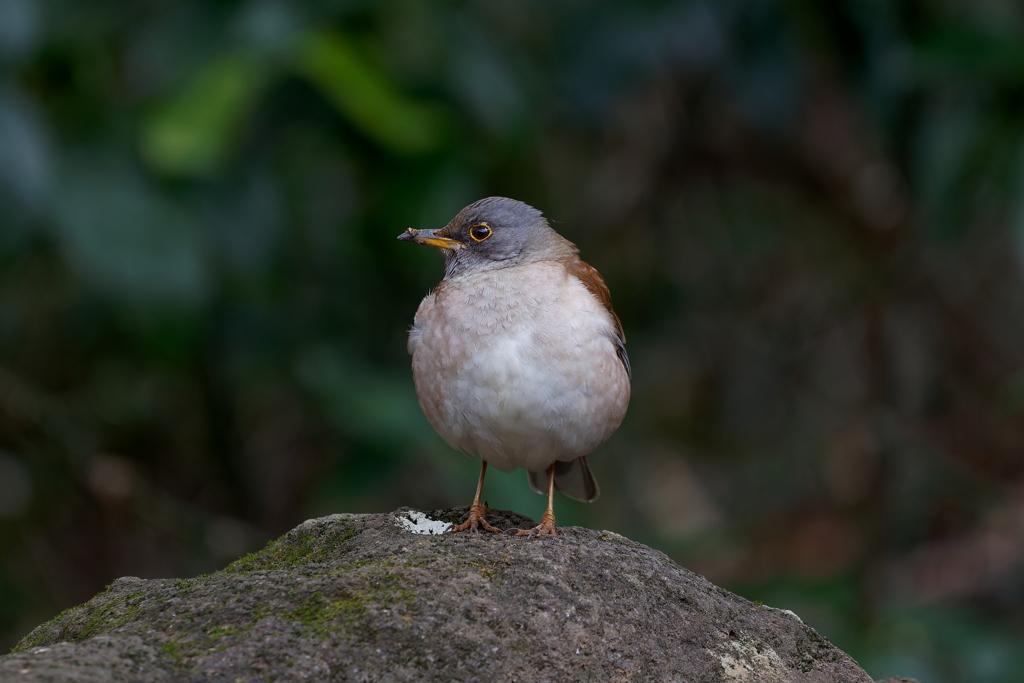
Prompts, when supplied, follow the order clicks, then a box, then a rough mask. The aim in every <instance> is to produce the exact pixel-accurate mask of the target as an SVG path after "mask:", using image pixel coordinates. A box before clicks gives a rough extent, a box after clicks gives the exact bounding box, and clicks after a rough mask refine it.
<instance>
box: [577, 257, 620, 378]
mask: <svg viewBox="0 0 1024 683" xmlns="http://www.w3.org/2000/svg"><path fill="white" fill-rule="evenodd" d="M565 267H566V270H568V271H569V274H570V275H573V276H574V277H576V278H578V279H579V281H580V282H582V283H583V284H584V286H586V288H587V289H588V290H589V291H590V293H591V294H593V295H594V296H595V297H596V298H597V300H598V301H600V302H601V305H602V306H604V307H605V309H606V310H607V311H608V313H610V314H611V316H612V320H613V321H614V322H615V331H616V332H617V333H618V339H617V340H616V341H617V342H618V344H617V345H616V352H617V353H618V356H619V360H621V361H622V364H623V365H624V366H625V367H626V374H628V375H629V376H630V378H632V376H633V373H632V371H631V370H630V368H629V356H627V355H626V333H625V332H624V331H623V329H622V321H621V320H619V316H618V315H616V314H615V309H614V308H612V293H611V292H610V291H609V290H608V285H606V284H605V283H604V278H603V277H601V273H599V272H597V268H595V267H594V266H592V265H590V264H589V263H586V262H584V261H581V260H580V259H578V258H577V259H572V260H571V261H567V262H566V264H565Z"/></svg>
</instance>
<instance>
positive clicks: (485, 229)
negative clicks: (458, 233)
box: [469, 223, 493, 242]
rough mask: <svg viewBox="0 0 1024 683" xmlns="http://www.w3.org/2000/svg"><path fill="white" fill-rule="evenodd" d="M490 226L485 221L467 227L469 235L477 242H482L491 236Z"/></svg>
mask: <svg viewBox="0 0 1024 683" xmlns="http://www.w3.org/2000/svg"><path fill="white" fill-rule="evenodd" d="M491 232H493V231H492V230H491V226H489V225H487V224H486V223H477V224H476V225H474V226H473V227H472V228H470V229H469V236H470V237H472V238H473V239H474V240H476V241H477V242H483V241H484V240H485V239H487V238H488V237H490V236H491Z"/></svg>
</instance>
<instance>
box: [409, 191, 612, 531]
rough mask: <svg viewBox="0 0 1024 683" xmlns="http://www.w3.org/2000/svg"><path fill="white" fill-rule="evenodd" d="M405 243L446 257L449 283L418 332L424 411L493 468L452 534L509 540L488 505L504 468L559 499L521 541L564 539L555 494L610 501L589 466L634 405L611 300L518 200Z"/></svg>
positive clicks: (414, 334)
mask: <svg viewBox="0 0 1024 683" xmlns="http://www.w3.org/2000/svg"><path fill="white" fill-rule="evenodd" d="M398 239H399V240H403V241H406V242H412V243H414V244H420V245H425V246H430V247H436V248H437V249H438V250H439V251H440V252H441V253H442V254H443V255H444V265H445V269H444V277H443V279H442V280H441V282H440V283H439V284H438V285H437V286H436V287H435V288H434V289H433V291H431V292H430V293H428V294H427V296H426V297H425V298H424V299H423V301H422V302H421V303H420V305H419V308H418V309H417V311H416V315H415V317H414V319H413V324H412V328H411V329H410V331H409V341H408V350H409V353H410V354H411V355H412V371H413V381H414V384H415V388H416V397H417V399H418V400H419V404H420V407H421V408H422V409H423V413H424V415H425V416H426V418H427V420H428V421H429V422H430V424H431V426H433V428H434V429H435V431H437V433H438V434H439V435H440V436H441V437H442V438H443V439H444V440H445V442H447V443H448V445H449V446H451V447H452V448H454V449H456V450H460V451H463V452H465V453H467V454H468V455H470V456H476V457H479V458H480V461H481V464H480V476H479V479H478V480H477V487H476V495H475V496H474V498H473V503H472V505H471V506H470V509H469V517H468V519H466V521H465V522H463V523H462V524H458V525H455V524H453V525H452V526H450V527H449V529H448V530H449V531H451V532H459V531H467V530H468V531H470V532H472V533H479V530H480V529H483V530H485V531H489V532H493V533H502V532H501V530H500V529H497V528H496V527H494V526H493V525H491V524H490V523H489V522H488V521H487V520H486V514H487V507H486V504H481V502H480V497H481V493H482V491H483V485H484V476H485V474H486V473H487V466H488V465H493V466H494V467H496V468H498V469H500V470H502V471H504V472H512V471H513V470H515V469H516V468H518V467H522V468H525V469H526V471H527V473H528V482H529V485H530V487H531V488H532V489H533V490H534V491H536V492H537V493H540V494H546V495H547V508H546V509H545V511H544V514H543V515H542V516H541V521H540V523H539V524H538V525H537V526H535V527H533V528H532V529H528V530H527V529H516V530H515V533H516V535H520V536H544V535H557V534H558V533H559V532H558V531H557V530H556V527H555V514H554V494H555V491H561V492H562V493H563V494H564V495H567V496H569V497H570V498H575V499H576V500H581V501H585V502H592V501H594V500H596V499H597V497H598V496H599V495H600V488H599V487H598V484H597V480H596V479H595V478H594V475H593V473H592V472H591V470H590V466H589V465H588V464H587V455H589V454H590V453H592V452H593V451H595V450H596V449H597V448H598V447H599V446H601V445H602V444H603V443H604V442H605V441H607V440H608V438H609V437H611V435H612V434H613V433H614V432H615V430H616V429H618V427H619V425H620V424H621V422H622V420H623V418H624V417H625V414H626V408H627V406H628V405H629V397H630V380H631V377H632V373H631V371H630V367H629V357H628V356H627V355H626V335H625V333H624V332H623V329H622V323H621V322H620V320H619V317H618V315H616V313H615V310H614V309H613V308H612V301H611V293H610V292H609V290H608V286H607V285H606V284H605V282H604V279H603V278H602V277H601V275H600V273H598V271H597V269H596V268H594V267H593V266H591V265H589V264H587V263H585V262H584V261H582V260H581V259H580V257H579V249H578V248H577V247H576V245H575V244H573V243H572V242H570V241H569V240H567V239H566V238H564V237H562V236H561V235H560V234H558V233H557V232H556V231H555V230H554V229H553V228H552V227H551V226H550V225H549V223H548V221H547V219H546V218H544V216H543V214H542V213H541V212H540V211H538V210H537V209H535V208H534V207H532V206H530V205H529V204H526V203H524V202H521V201H518V200H515V199H509V198H507V197H487V198H485V199H481V200H479V201H476V202H474V203H472V204H470V205H469V206H467V207H465V208H464V209H462V210H461V211H459V212H458V214H456V215H455V217H454V218H452V219H451V221H449V223H448V224H447V225H445V226H444V227H443V228H438V229H415V228H408V229H407V230H406V231H405V232H404V233H402V234H401V235H399V236H398ZM510 531H511V530H510Z"/></svg>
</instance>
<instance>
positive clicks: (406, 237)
mask: <svg viewBox="0 0 1024 683" xmlns="http://www.w3.org/2000/svg"><path fill="white" fill-rule="evenodd" d="M437 232H438V231H437V230H417V229H416V228H409V229H408V230H406V231H405V232H403V233H402V234H401V235H399V236H398V239H400V240H402V241H403V242H414V243H415V244H425V245H427V246H428V247H437V248H438V249H461V248H462V247H464V246H465V245H464V244H463V243H462V242H460V241H458V240H453V239H452V238H451V237H443V236H441V235H438V234H437Z"/></svg>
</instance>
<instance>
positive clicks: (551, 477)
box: [516, 463, 558, 536]
mask: <svg viewBox="0 0 1024 683" xmlns="http://www.w3.org/2000/svg"><path fill="white" fill-rule="evenodd" d="M547 535H551V536H557V535H558V532H557V531H555V463H551V465H550V466H549V467H548V507H547V509H545V510H544V514H543V515H541V518H540V524H538V525H537V526H535V527H533V528H532V529H524V530H521V531H517V532H516V536H547Z"/></svg>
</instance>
